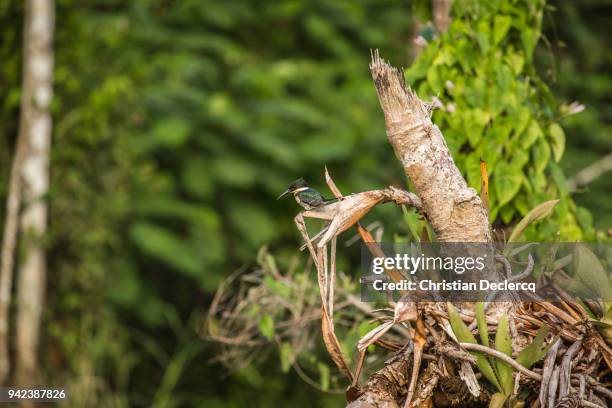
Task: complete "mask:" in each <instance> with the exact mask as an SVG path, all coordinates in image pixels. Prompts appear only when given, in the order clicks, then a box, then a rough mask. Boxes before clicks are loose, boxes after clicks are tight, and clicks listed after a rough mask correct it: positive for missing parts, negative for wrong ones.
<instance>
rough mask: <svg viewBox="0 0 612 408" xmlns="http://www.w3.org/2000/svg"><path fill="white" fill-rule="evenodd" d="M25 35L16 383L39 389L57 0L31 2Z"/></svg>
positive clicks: (27, 4) (20, 166)
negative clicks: (50, 105)
mask: <svg viewBox="0 0 612 408" xmlns="http://www.w3.org/2000/svg"><path fill="white" fill-rule="evenodd" d="M25 19H26V20H25V31H24V35H25V38H24V40H25V41H24V49H25V51H24V78H23V88H22V98H23V99H22V105H21V107H22V110H21V115H22V121H21V125H22V128H21V129H20V138H23V139H24V144H25V145H26V148H25V149H24V152H23V156H22V157H18V159H20V163H19V164H18V166H19V176H20V177H21V179H22V183H23V185H22V193H23V204H24V209H23V212H22V214H21V217H20V220H19V221H20V228H21V232H22V241H21V242H22V247H23V254H24V259H23V260H22V262H21V264H20V266H19V273H18V286H17V319H16V332H17V333H16V364H15V370H16V371H15V378H16V383H17V384H19V385H20V386H31V385H33V384H34V380H35V378H34V377H35V375H36V373H37V367H38V361H37V360H38V359H37V350H38V340H39V334H40V319H41V313H42V309H43V302H44V293H45V286H46V262H45V250H44V246H43V243H42V237H43V236H44V234H45V232H46V230H47V204H46V201H45V200H46V197H45V196H46V194H47V191H48V189H49V151H50V146H51V128H52V126H51V115H50V112H49V104H50V103H51V99H52V97H53V88H52V83H53V48H52V41H53V25H54V3H53V1H52V0H28V2H27V3H26V17H25Z"/></svg>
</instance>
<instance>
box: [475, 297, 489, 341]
mask: <svg viewBox="0 0 612 408" xmlns="http://www.w3.org/2000/svg"><path fill="white" fill-rule="evenodd" d="M476 323H477V324H478V332H479V333H480V343H481V344H482V345H483V346H487V347H489V328H488V326H487V317H486V315H485V311H484V302H478V303H476Z"/></svg>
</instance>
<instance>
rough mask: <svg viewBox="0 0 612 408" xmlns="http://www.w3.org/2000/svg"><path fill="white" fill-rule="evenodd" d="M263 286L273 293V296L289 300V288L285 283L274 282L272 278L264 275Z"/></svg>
mask: <svg viewBox="0 0 612 408" xmlns="http://www.w3.org/2000/svg"><path fill="white" fill-rule="evenodd" d="M264 284H265V285H266V286H267V287H268V288H269V289H270V290H271V291H272V292H274V294H276V295H279V296H281V297H283V298H285V299H290V297H291V288H290V287H289V286H287V285H286V284H285V283H283V282H279V281H276V280H275V279H274V278H273V277H272V276H270V275H266V276H265V278H264Z"/></svg>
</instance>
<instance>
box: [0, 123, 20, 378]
mask: <svg viewBox="0 0 612 408" xmlns="http://www.w3.org/2000/svg"><path fill="white" fill-rule="evenodd" d="M22 118H23V117H22ZM22 121H23V119H22ZM22 134H23V132H21V134H20V135H19V137H18V140H17V147H16V148H15V156H14V158H13V164H12V166H11V175H10V178H9V188H8V195H7V198H6V219H5V222H4V234H3V236H2V263H1V266H0V384H4V383H5V382H6V379H7V377H8V373H9V370H10V357H9V331H8V330H9V306H10V303H11V289H12V287H13V266H14V263H15V262H14V256H15V245H16V243H17V235H18V230H19V228H18V227H19V222H18V219H19V207H20V205H21V185H22V183H21V177H20V176H19V164H20V162H21V156H22V151H23V142H22V141H23V139H24V138H23V137H22Z"/></svg>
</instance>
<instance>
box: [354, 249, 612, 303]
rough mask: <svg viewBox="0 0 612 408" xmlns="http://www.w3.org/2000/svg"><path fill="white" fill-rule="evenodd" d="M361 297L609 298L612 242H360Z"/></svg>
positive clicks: (455, 299)
mask: <svg viewBox="0 0 612 408" xmlns="http://www.w3.org/2000/svg"><path fill="white" fill-rule="evenodd" d="M361 261H362V262H361V264H362V273H361V300H362V301H365V302H372V301H379V300H389V299H393V300H399V299H404V300H412V301H434V302H447V301H452V302H478V301H488V302H533V301H552V302H554V301H562V300H565V301H567V300H568V299H572V300H577V299H580V300H583V301H612V244H602V243H595V244H585V243H554V244H551V243H513V244H502V243H409V244H404V243H400V244H398V243H375V244H362V246H361Z"/></svg>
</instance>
